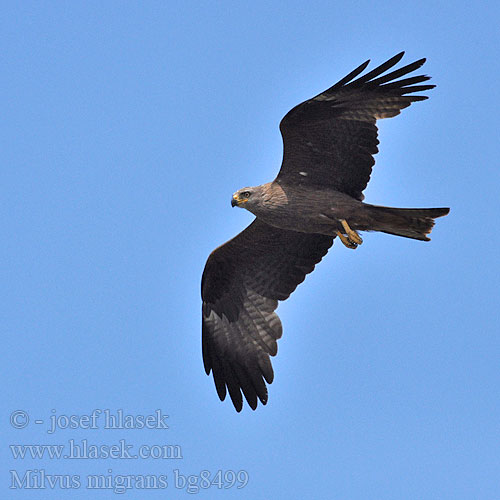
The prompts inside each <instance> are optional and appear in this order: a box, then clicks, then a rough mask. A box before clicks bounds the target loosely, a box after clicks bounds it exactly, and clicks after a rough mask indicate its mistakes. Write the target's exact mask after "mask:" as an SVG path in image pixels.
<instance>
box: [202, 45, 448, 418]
mask: <svg viewBox="0 0 500 500" xmlns="http://www.w3.org/2000/svg"><path fill="white" fill-rule="evenodd" d="M402 56H403V53H400V54H398V55H396V56H394V57H393V58H391V59H389V60H388V61H387V62H385V63H384V64H382V65H380V66H379V67H377V68H375V69H374V70H372V71H370V72H368V73H366V74H365V75H363V76H360V77H359V78H357V79H355V78H356V77H357V76H358V75H359V74H360V73H362V72H363V70H364V69H365V68H366V66H367V65H368V61H367V62H366V63H364V64H362V65H361V66H359V67H358V68H356V69H355V70H354V71H352V72H351V73H349V75H347V76H346V77H344V78H342V79H341V80H340V81H339V82H338V83H336V84H335V85H333V86H332V87H330V88H329V89H328V90H326V91H325V92H322V93H321V94H319V95H317V96H316V97H313V98H312V99H309V100H307V101H305V102H303V103H302V104H299V105H298V106H295V107H294V108H293V109H292V110H291V111H289V112H288V113H287V114H286V116H285V117H284V118H283V120H282V121H281V124H280V129H281V134H282V136H283V143H284V153H283V163H282V165H281V169H280V171H279V174H278V176H277V177H276V179H275V180H274V181H273V182H269V183H267V184H263V185H261V186H256V187H247V188H243V189H240V190H239V191H237V192H236V193H235V194H234V195H233V198H232V200H231V205H232V206H239V207H242V208H245V209H247V210H249V211H250V212H252V213H253V214H254V215H255V216H256V219H255V220H254V222H252V224H250V226H248V227H247V228H246V229H245V230H244V231H242V232H241V233H240V234H238V235H237V236H235V237H234V238H233V239H231V240H230V241H228V242H227V243H225V244H224V245H222V246H220V247H218V248H217V249H215V250H214V251H213V252H212V253H211V254H210V256H209V258H208V260H207V263H206V265H205V270H204V272H203V278H202V299H203V320H202V348H203V362H204V366H205V371H206V373H207V374H209V373H210V371H212V373H213V377H214V382H215V386H216V389H217V393H218V395H219V398H220V399H221V400H223V399H224V398H225V396H226V391H228V392H229V395H230V397H231V400H232V402H233V404H234V406H235V408H236V410H237V411H240V410H241V408H242V392H243V395H244V396H245V398H246V400H247V402H248V404H249V405H250V407H251V408H252V409H255V408H256V407H257V401H258V400H260V401H261V403H263V404H266V403H267V397H268V396H267V388H266V384H265V382H267V383H271V382H272V380H273V377H274V374H273V370H272V366H271V362H270V358H269V356H274V355H276V353H277V340H278V339H279V338H280V337H281V334H282V327H281V322H280V320H279V318H278V316H277V314H276V313H275V312H274V311H275V309H276V307H277V306H278V301H279V300H285V299H287V298H288V297H289V295H290V294H291V293H292V292H293V291H294V290H295V288H296V287H297V285H298V284H299V283H301V282H302V281H303V280H304V278H305V276H306V275H307V274H308V273H310V272H312V271H313V270H314V266H315V265H316V264H317V263H318V262H319V261H320V260H321V259H322V257H323V256H324V255H325V254H326V253H327V252H328V249H329V248H330V247H331V246H332V244H333V241H334V238H335V237H337V236H338V237H339V239H340V240H341V241H342V243H343V244H344V245H345V246H346V247H348V248H357V246H358V245H360V244H361V243H362V239H361V237H360V235H359V234H358V231H381V232H385V233H389V234H394V235H397V236H403V237H406V238H413V239H417V240H424V241H428V240H429V238H428V236H427V235H428V234H429V233H430V231H431V230H432V227H433V226H434V219H435V218H437V217H441V216H443V215H446V214H447V213H448V212H449V209H448V208H410V209H407V208H391V207H380V206H374V205H370V204H368V203H364V202H363V199H364V196H363V194H362V192H363V190H364V189H365V187H366V185H367V183H368V181H369V179H370V175H371V171H372V167H373V164H374V163H375V160H374V158H373V155H374V154H375V153H377V151H378V147H377V146H378V139H377V127H376V125H375V123H376V121H377V120H378V119H381V118H390V117H393V116H396V115H397V114H399V113H400V111H401V109H403V108H406V107H408V106H409V105H410V104H411V103H412V102H416V101H422V100H424V99H426V98H427V97H426V96H421V95H411V94H413V93H414V92H420V91H425V90H430V89H431V88H433V87H434V85H419V84H421V83H422V82H425V81H426V80H428V79H429V77H427V76H413V77H406V78H403V79H399V80H397V78H400V77H402V76H404V75H407V74H408V73H410V72H412V71H414V70H415V69H417V68H419V67H420V66H422V64H423V63H424V62H425V59H421V60H419V61H416V62H414V63H412V64H409V65H407V66H404V67H402V68H399V69H397V70H394V71H392V72H390V73H386V74H385V75H382V73H384V72H385V71H387V70H388V69H389V68H392V67H393V66H394V65H395V64H396V63H397V62H399V60H400V59H401V58H402Z"/></svg>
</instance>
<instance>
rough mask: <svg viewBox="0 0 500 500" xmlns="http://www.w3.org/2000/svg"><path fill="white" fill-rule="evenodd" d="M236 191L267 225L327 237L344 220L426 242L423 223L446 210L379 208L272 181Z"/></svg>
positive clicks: (427, 226) (339, 195)
mask: <svg viewBox="0 0 500 500" xmlns="http://www.w3.org/2000/svg"><path fill="white" fill-rule="evenodd" d="M240 191H243V192H250V193H251V196H250V198H249V199H248V201H246V202H244V203H242V204H241V206H242V207H243V208H245V209H246V210H248V211H249V212H251V213H253V214H254V215H255V216H257V217H258V218H260V219H261V220H262V221H264V222H266V223H267V224H269V225H270V226H273V227H277V228H280V229H288V230H291V231H299V232H302V233H315V234H324V235H327V236H334V235H336V234H337V232H342V231H344V227H343V225H342V222H341V221H342V220H346V221H348V222H349V226H350V228H351V229H353V230H354V231H381V232H385V233H389V234H397V235H398V236H405V237H408V238H414V239H419V240H428V238H427V236H426V234H427V233H428V232H429V231H430V229H431V228H432V225H433V224H431V221H430V220H429V221H428V224H425V223H424V220H425V219H432V218H434V217H440V216H441V215H446V214H447V213H448V209H447V208H411V209H408V208H392V207H379V206H375V205H370V204H368V203H363V202H362V201H359V200H356V199H355V198H352V197H351V196H349V195H347V194H344V193H341V192H339V191H336V190H334V189H331V188H323V189H322V188H312V187H309V186H293V187H288V186H287V185H286V184H282V183H279V182H276V181H274V182H268V183H267V184H262V185H261V186H255V187H246V188H243V189H242V190H240ZM240 191H237V192H236V193H235V196H238V193H239V192H240ZM233 200H234V198H233ZM233 205H238V204H237V203H234V202H233ZM401 231H402V233H401ZM411 231H413V233H411Z"/></svg>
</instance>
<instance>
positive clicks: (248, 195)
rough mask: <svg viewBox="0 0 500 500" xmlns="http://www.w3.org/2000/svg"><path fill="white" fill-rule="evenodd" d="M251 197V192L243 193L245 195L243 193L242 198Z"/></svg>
mask: <svg viewBox="0 0 500 500" xmlns="http://www.w3.org/2000/svg"><path fill="white" fill-rule="evenodd" d="M250 195H251V193H250V191H243V193H241V196H242V197H243V198H250Z"/></svg>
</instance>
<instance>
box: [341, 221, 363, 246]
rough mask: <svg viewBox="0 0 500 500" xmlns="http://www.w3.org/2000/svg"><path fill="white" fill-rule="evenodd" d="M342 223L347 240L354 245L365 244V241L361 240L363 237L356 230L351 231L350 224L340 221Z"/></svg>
mask: <svg viewBox="0 0 500 500" xmlns="http://www.w3.org/2000/svg"><path fill="white" fill-rule="evenodd" d="M340 223H341V224H342V227H343V228H344V231H345V232H346V234H347V238H348V239H349V240H351V241H352V242H353V243H356V245H361V243H363V239H362V238H361V236H360V235H359V234H358V233H357V232H356V231H354V229H351V228H350V227H349V224H347V221H346V220H345V219H340ZM344 245H345V243H344Z"/></svg>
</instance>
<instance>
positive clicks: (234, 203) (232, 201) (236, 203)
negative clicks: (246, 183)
mask: <svg viewBox="0 0 500 500" xmlns="http://www.w3.org/2000/svg"><path fill="white" fill-rule="evenodd" d="M231 206H232V207H237V206H238V198H237V197H236V195H233V197H232V198H231Z"/></svg>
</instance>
